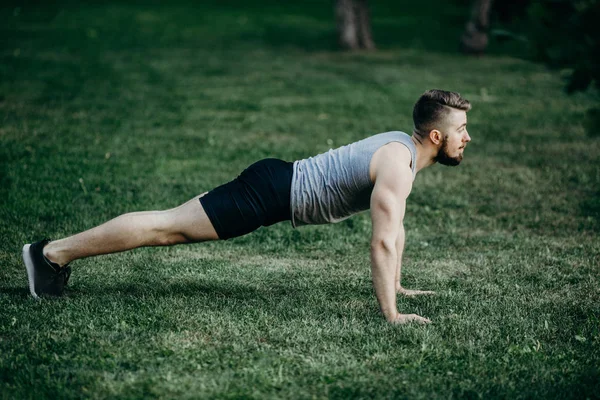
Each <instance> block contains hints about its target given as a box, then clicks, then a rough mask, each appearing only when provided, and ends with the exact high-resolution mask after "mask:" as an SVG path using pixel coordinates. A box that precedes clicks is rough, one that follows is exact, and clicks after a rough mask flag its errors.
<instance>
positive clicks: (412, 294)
mask: <svg viewBox="0 0 600 400" xmlns="http://www.w3.org/2000/svg"><path fill="white" fill-rule="evenodd" d="M396 293H398V294H401V295H403V296H406V297H415V296H419V295H433V294H435V292H434V291H431V290H412V289H404V288H403V287H396Z"/></svg>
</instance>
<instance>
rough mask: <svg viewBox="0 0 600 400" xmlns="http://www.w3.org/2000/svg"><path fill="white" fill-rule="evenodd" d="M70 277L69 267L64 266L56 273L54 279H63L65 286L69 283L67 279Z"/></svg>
mask: <svg viewBox="0 0 600 400" xmlns="http://www.w3.org/2000/svg"><path fill="white" fill-rule="evenodd" d="M70 276H71V267H69V266H68V265H65V266H64V267H62V268H61V269H60V271H58V273H57V274H56V279H63V281H64V284H65V285H66V284H67V282H69V277H70Z"/></svg>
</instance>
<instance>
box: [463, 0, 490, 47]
mask: <svg viewBox="0 0 600 400" xmlns="http://www.w3.org/2000/svg"><path fill="white" fill-rule="evenodd" d="M492 2H493V0H474V1H473V7H472V8H471V19H470V20H469V22H467V25H466V26H465V32H464V33H463V35H462V37H461V39H460V44H461V50H462V51H464V52H465V53H473V54H481V53H483V52H485V50H486V48H487V45H488V29H489V27H490V11H491V10H492Z"/></svg>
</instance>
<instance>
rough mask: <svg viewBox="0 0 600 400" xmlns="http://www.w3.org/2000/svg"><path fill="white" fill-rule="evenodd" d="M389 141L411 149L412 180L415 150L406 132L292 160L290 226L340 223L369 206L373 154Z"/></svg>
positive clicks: (371, 138) (382, 136) (384, 135)
mask: <svg viewBox="0 0 600 400" xmlns="http://www.w3.org/2000/svg"><path fill="white" fill-rule="evenodd" d="M390 142H400V143H402V144H403V145H405V146H406V147H408V150H410V154H411V158H412V162H411V168H412V172H413V179H414V176H415V157H416V153H417V149H416V148H415V145H414V143H413V141H412V139H411V137H410V136H409V135H407V134H406V133H404V132H399V131H393V132H385V133H380V134H378V135H374V136H371V137H368V138H366V139H363V140H360V141H358V142H354V143H352V144H349V145H347V146H343V147H340V148H337V149H335V150H329V151H328V152H327V153H323V154H319V155H317V156H315V157H310V158H307V159H304V160H299V161H296V162H294V175H293V177H292V189H291V199H290V203H291V205H290V207H291V214H292V226H294V227H297V226H300V225H308V224H327V223H332V222H339V221H342V220H344V219H346V218H348V217H350V216H351V215H353V214H356V213H358V212H360V211H364V210H367V209H369V207H370V202H371V192H372V191H373V186H374V184H373V182H371V178H370V176H369V165H370V163H371V158H372V157H373V154H375V152H376V151H377V150H378V149H379V148H380V147H381V146H384V145H386V144H388V143H390Z"/></svg>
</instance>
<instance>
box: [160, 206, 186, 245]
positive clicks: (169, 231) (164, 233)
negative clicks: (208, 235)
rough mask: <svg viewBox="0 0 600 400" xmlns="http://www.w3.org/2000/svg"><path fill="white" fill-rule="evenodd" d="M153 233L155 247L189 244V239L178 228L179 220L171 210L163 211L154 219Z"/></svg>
mask: <svg viewBox="0 0 600 400" xmlns="http://www.w3.org/2000/svg"><path fill="white" fill-rule="evenodd" d="M153 231H154V235H153V236H154V245H155V246H173V245H176V244H182V243H189V240H188V238H187V237H186V236H185V235H184V234H183V232H182V231H181V228H180V227H178V224H177V218H176V216H175V215H174V213H173V212H172V211H171V210H167V211H162V212H160V213H158V214H157V215H156V216H155V217H154V221H153Z"/></svg>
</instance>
